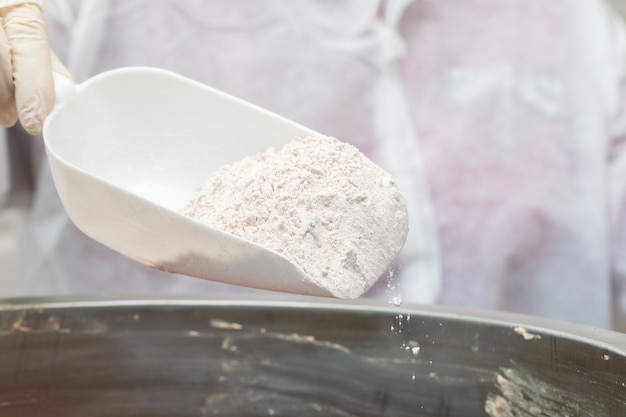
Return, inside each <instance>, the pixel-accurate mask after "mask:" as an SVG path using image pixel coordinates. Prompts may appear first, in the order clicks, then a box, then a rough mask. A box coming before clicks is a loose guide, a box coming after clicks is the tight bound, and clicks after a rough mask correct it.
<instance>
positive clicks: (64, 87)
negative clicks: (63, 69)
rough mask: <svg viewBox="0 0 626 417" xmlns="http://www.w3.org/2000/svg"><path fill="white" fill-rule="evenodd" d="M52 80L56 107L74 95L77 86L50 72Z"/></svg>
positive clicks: (65, 78)
mask: <svg viewBox="0 0 626 417" xmlns="http://www.w3.org/2000/svg"><path fill="white" fill-rule="evenodd" d="M52 79H53V81H54V94H55V99H54V103H55V105H57V106H58V105H59V104H62V103H64V102H66V101H68V100H69V99H71V98H72V97H73V96H74V95H76V88H77V86H76V84H74V81H72V80H70V79H69V78H67V77H65V76H63V75H61V74H59V73H58V72H55V71H53V72H52Z"/></svg>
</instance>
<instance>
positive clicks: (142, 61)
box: [19, 0, 626, 327]
mask: <svg viewBox="0 0 626 417" xmlns="http://www.w3.org/2000/svg"><path fill="white" fill-rule="evenodd" d="M44 9H45V13H46V14H45V17H46V23H47V27H48V33H49V40H50V43H51V46H52V48H53V50H55V51H56V53H57V55H58V56H59V58H61V60H62V61H63V62H65V63H66V64H67V65H68V68H69V69H70V70H71V71H72V72H73V73H74V74H75V75H76V76H77V79H78V80H79V81H81V80H84V79H86V78H88V77H89V76H91V75H93V74H97V73H99V72H101V71H105V70H108V69H112V68H117V67H122V66H131V65H147V66H154V67H160V68H165V69H169V70H172V71H175V72H178V73H180V74H182V75H184V76H187V77H190V78H193V79H195V80H198V81H200V82H202V83H205V84H208V85H211V86H213V87H217V88H219V89H222V90H224V91H226V92H228V93H230V94H234V95H236V96H238V97H241V98H243V99H245V100H248V101H251V102H253V103H255V104H257V105H260V106H261V107H264V108H267V109H269V110H271V111H274V112H276V113H278V114H281V115H284V116H286V117H288V118H290V119H293V120H295V121H297V122H299V123H301V124H303V125H305V126H308V127H311V128H313V129H315V130H317V131H319V132H322V133H325V134H328V135H332V136H335V137H337V138H339V139H341V140H344V141H346V142H350V143H352V144H354V145H355V146H357V147H358V148H359V149H361V150H362V151H363V152H364V153H366V154H367V155H368V156H369V157H370V158H371V159H373V160H374V161H375V162H377V163H378V164H380V165H381V166H382V167H384V168H385V169H387V170H388V171H390V172H391V173H392V174H393V175H394V176H395V177H396V178H397V179H398V182H399V184H400V187H401V188H402V190H403V192H404V193H405V194H406V197H407V200H408V202H409V209H410V232H409V240H408V241H407V245H406V247H405V249H404V250H403V253H402V255H401V258H400V260H399V264H400V270H401V274H400V277H401V278H400V293H401V295H402V298H403V300H404V301H407V302H427V303H444V304H455V305H463V306H472V307H480V308H490V309H502V310H509V311H515V312H521V313H527V314H535V315H540V316H547V317H553V318H559V319H564V320H571V321H577V322H583V323H588V324H593V325H598V326H602V327H610V326H611V323H612V313H615V314H616V316H617V317H621V316H624V315H626V152H624V149H625V148H624V143H625V136H624V132H626V114H625V113H624V97H625V93H626V91H624V90H623V89H622V88H621V87H622V81H623V77H624V65H623V64H624V63H626V51H625V44H624V33H623V28H622V26H621V22H620V21H619V20H618V19H617V18H616V16H615V15H614V14H613V13H611V11H610V10H609V9H608V8H607V7H606V5H605V4H604V3H603V2H601V1H599V0H598V1H589V0H554V1H551V2H545V1H543V0H510V1H506V2H504V1H498V0H447V1H426V0H416V1H410V0H408V1H407V0H395V1H394V0H387V1H379V0H341V1H334V2H321V1H310V0H309V1H307V0H294V1H289V2H278V1H272V0H267V1H254V0H206V1H184V2H181V1H178V0H158V1H154V0H133V1H129V0H108V1H107V0H86V1H85V0H83V1H73V0H48V1H47V2H44ZM42 163H43V166H42V169H41V170H40V176H39V182H38V184H37V190H36V197H35V200H34V202H33V209H32V216H31V223H30V225H29V227H28V233H27V236H26V239H25V241H24V243H23V244H24V251H23V253H24V254H25V257H24V262H23V269H22V274H21V276H20V277H19V280H20V282H19V284H20V286H21V292H20V294H23V295H27V294H28V295H35V294H37V295H43V294H86V293H97V294H103V293H106V294H116V293H117V294H122V293H123V294H128V293H133V292H134V293H154V292H160V293H180V292H190V293H194V294H206V295H207V296H210V295H211V294H213V293H215V292H217V291H232V290H235V289H234V288H232V287H230V286H226V285H223V284H216V283H212V282H207V281H201V280H198V279H195V278H189V277H180V276H172V275H169V274H165V273H163V272H160V271H155V270H151V269H149V268H147V267H144V266H143V265H140V264H138V263H136V262H134V261H132V260H130V259H126V258H123V257H122V256H121V255H118V254H116V253H114V252H112V251H110V250H109V249H107V248H104V247H102V246H101V245H100V244H98V243H96V242H93V241H91V240H90V239H88V238H86V237H85V236H83V235H82V234H81V233H80V232H79V231H77V230H76V229H75V228H74V226H73V225H72V224H71V223H70V221H69V220H68V218H67V216H66V214H65V212H64V210H63V208H62V206H61V204H60V202H59V200H58V197H57V196H56V192H55V190H54V186H53V183H52V180H51V178H50V173H49V170H48V169H47V167H46V163H45V160H44V161H43V162H42ZM383 281H384V280H383ZM249 291H252V290H249ZM371 295H372V296H374V295H376V296H378V297H382V298H383V299H384V298H385V297H388V294H387V293H386V291H385V288H384V282H383V285H382V286H381V288H378V289H377V290H375V291H373V292H372V294H371Z"/></svg>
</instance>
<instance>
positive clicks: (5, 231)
mask: <svg viewBox="0 0 626 417" xmlns="http://www.w3.org/2000/svg"><path fill="white" fill-rule="evenodd" d="M606 1H607V2H609V3H610V4H611V5H612V6H613V7H614V8H615V9H616V10H617V11H618V13H619V14H620V15H621V16H622V18H624V19H626V0H606ZM25 205H26V202H24V203H22V204H17V205H12V206H11V207H10V208H8V209H5V210H0V298H2V297H6V296H11V295H12V294H13V292H14V291H13V280H12V277H13V276H14V273H15V268H16V259H15V258H16V250H15V242H16V239H17V236H19V234H20V232H21V228H22V227H24V226H23V225H24V219H25V218H26V216H27V213H26V210H25V209H24V207H25Z"/></svg>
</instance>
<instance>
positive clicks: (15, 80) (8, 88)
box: [0, 0, 73, 135]
mask: <svg viewBox="0 0 626 417" xmlns="http://www.w3.org/2000/svg"><path fill="white" fill-rule="evenodd" d="M0 23H1V24H2V26H1V27H0V125H1V126H3V127H10V126H13V125H14V124H15V123H16V122H17V120H18V117H19V120H20V122H21V123H22V126H23V127H24V129H26V131H27V132H28V133H30V134H32V135H36V134H39V133H41V129H42V127H43V121H44V119H45V117H46V116H47V115H48V113H50V111H51V110H52V107H53V106H54V98H55V97H54V84H53V81H52V70H54V71H57V72H59V73H61V74H62V75H65V76H67V77H68V78H70V79H72V78H73V77H72V76H71V74H70V72H69V71H68V70H67V69H66V68H65V66H63V64H61V62H60V61H59V60H58V59H57V57H56V56H55V55H54V53H52V52H51V51H50V49H49V48H48V39H47V36H46V30H45V26H44V23H43V12H42V9H41V5H40V3H39V1H19V0H0Z"/></svg>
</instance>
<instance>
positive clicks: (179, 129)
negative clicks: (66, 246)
mask: <svg viewBox="0 0 626 417" xmlns="http://www.w3.org/2000/svg"><path fill="white" fill-rule="evenodd" d="M67 84H68V83H61V82H58V81H57V82H56V86H57V96H58V97H57V104H56V106H55V108H54V110H53V112H52V113H51V114H50V116H49V117H48V118H47V119H46V123H45V125H44V132H43V136H44V141H45V146H46V152H47V156H48V160H49V162H50V167H51V169H52V175H53V178H54V183H55V185H56V188H57V190H58V193H59V196H60V197H61V201H62V202H63V205H64V206H65V209H66V210H67V213H68V215H69V217H70V219H71V220H72V221H73V222H74V224H75V225H76V226H77V227H78V228H79V229H80V230H81V231H82V232H84V233H85V234H86V235H88V236H90V237H91V238H93V239H95V240H96V241H98V242H100V243H102V244H104V245H106V246H108V247H110V248H111V249H113V250H115V251H117V252H119V253H121V254H123V255H125V256H128V257H130V258H132V259H135V260H137V261H139V262H141V263H143V264H146V265H149V266H151V267H154V268H157V269H162V270H165V271H169V272H174V273H180V274H184V275H190V276H194V277H198V278H204V279H208V280H213V281H220V282H225V283H229V284H236V285H242V286H247V287H255V288H262V289H268V290H275V291H283V292H292V293H300V294H308V295H319V296H331V294H330V293H329V292H328V291H327V290H326V289H324V288H321V287H319V286H317V285H315V284H313V283H311V282H310V281H309V280H307V279H306V278H305V275H304V272H303V271H302V270H301V269H300V268H299V267H298V266H296V265H294V264H292V263H291V262H289V261H288V260H287V259H285V258H284V257H282V256H280V255H278V254H277V253H275V252H272V251H270V250H268V249H265V248H263V247H261V246H259V245H256V244H254V243H251V242H249V241H247V240H244V239H241V238H238V237H235V236H233V235H230V234H227V233H224V232H221V231H219V230H217V229H214V228H211V227H209V226H206V225H204V224H202V223H199V222H196V221H194V220H192V219H189V218H187V217H185V216H183V215H181V214H179V213H178V210H180V209H181V208H182V207H184V205H185V204H186V202H187V201H188V199H189V198H190V197H191V195H192V194H193V192H194V191H195V189H196V188H197V187H198V186H199V185H201V184H202V182H203V181H204V179H205V178H206V176H207V175H208V174H209V173H210V172H211V171H214V170H217V168H219V167H220V166H221V165H223V164H227V163H232V162H235V161H238V160H240V159H242V158H243V157H245V156H249V155H252V154H255V153H257V152H262V151H264V150H266V149H267V148H268V147H270V146H274V147H280V146H282V145H283V144H285V143H287V142H288V141H290V140H291V139H293V138H294V137H296V136H306V135H317V133H316V132H313V131H312V130H310V129H307V128H305V127H303V126H300V125H298V124H296V123H294V122H291V121H289V120H287V119H285V118H282V117H280V116H277V115H275V114H272V113H270V112H268V111H265V110H263V109H260V108H258V107H255V106H253V105H251V104H249V103H247V102H244V101H242V100H239V99H237V98H234V97H231V96H229V95H226V94H224V93H222V92H220V91H217V90H215V89H212V88H210V87H207V86H205V85H203V84H200V83H197V82H194V81H191V80H189V79H186V78H184V77H181V76H179V75H177V74H174V73H171V72H167V71H163V70H158V69H153V68H126V69H119V70H113V71H109V72H105V73H102V74H100V75H98V76H95V77H93V78H91V79H90V80H88V81H86V82H84V83H82V84H80V85H78V86H74V85H73V84H72V85H69V86H68V85H67ZM128 279H132V277H129V278H128Z"/></svg>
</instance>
